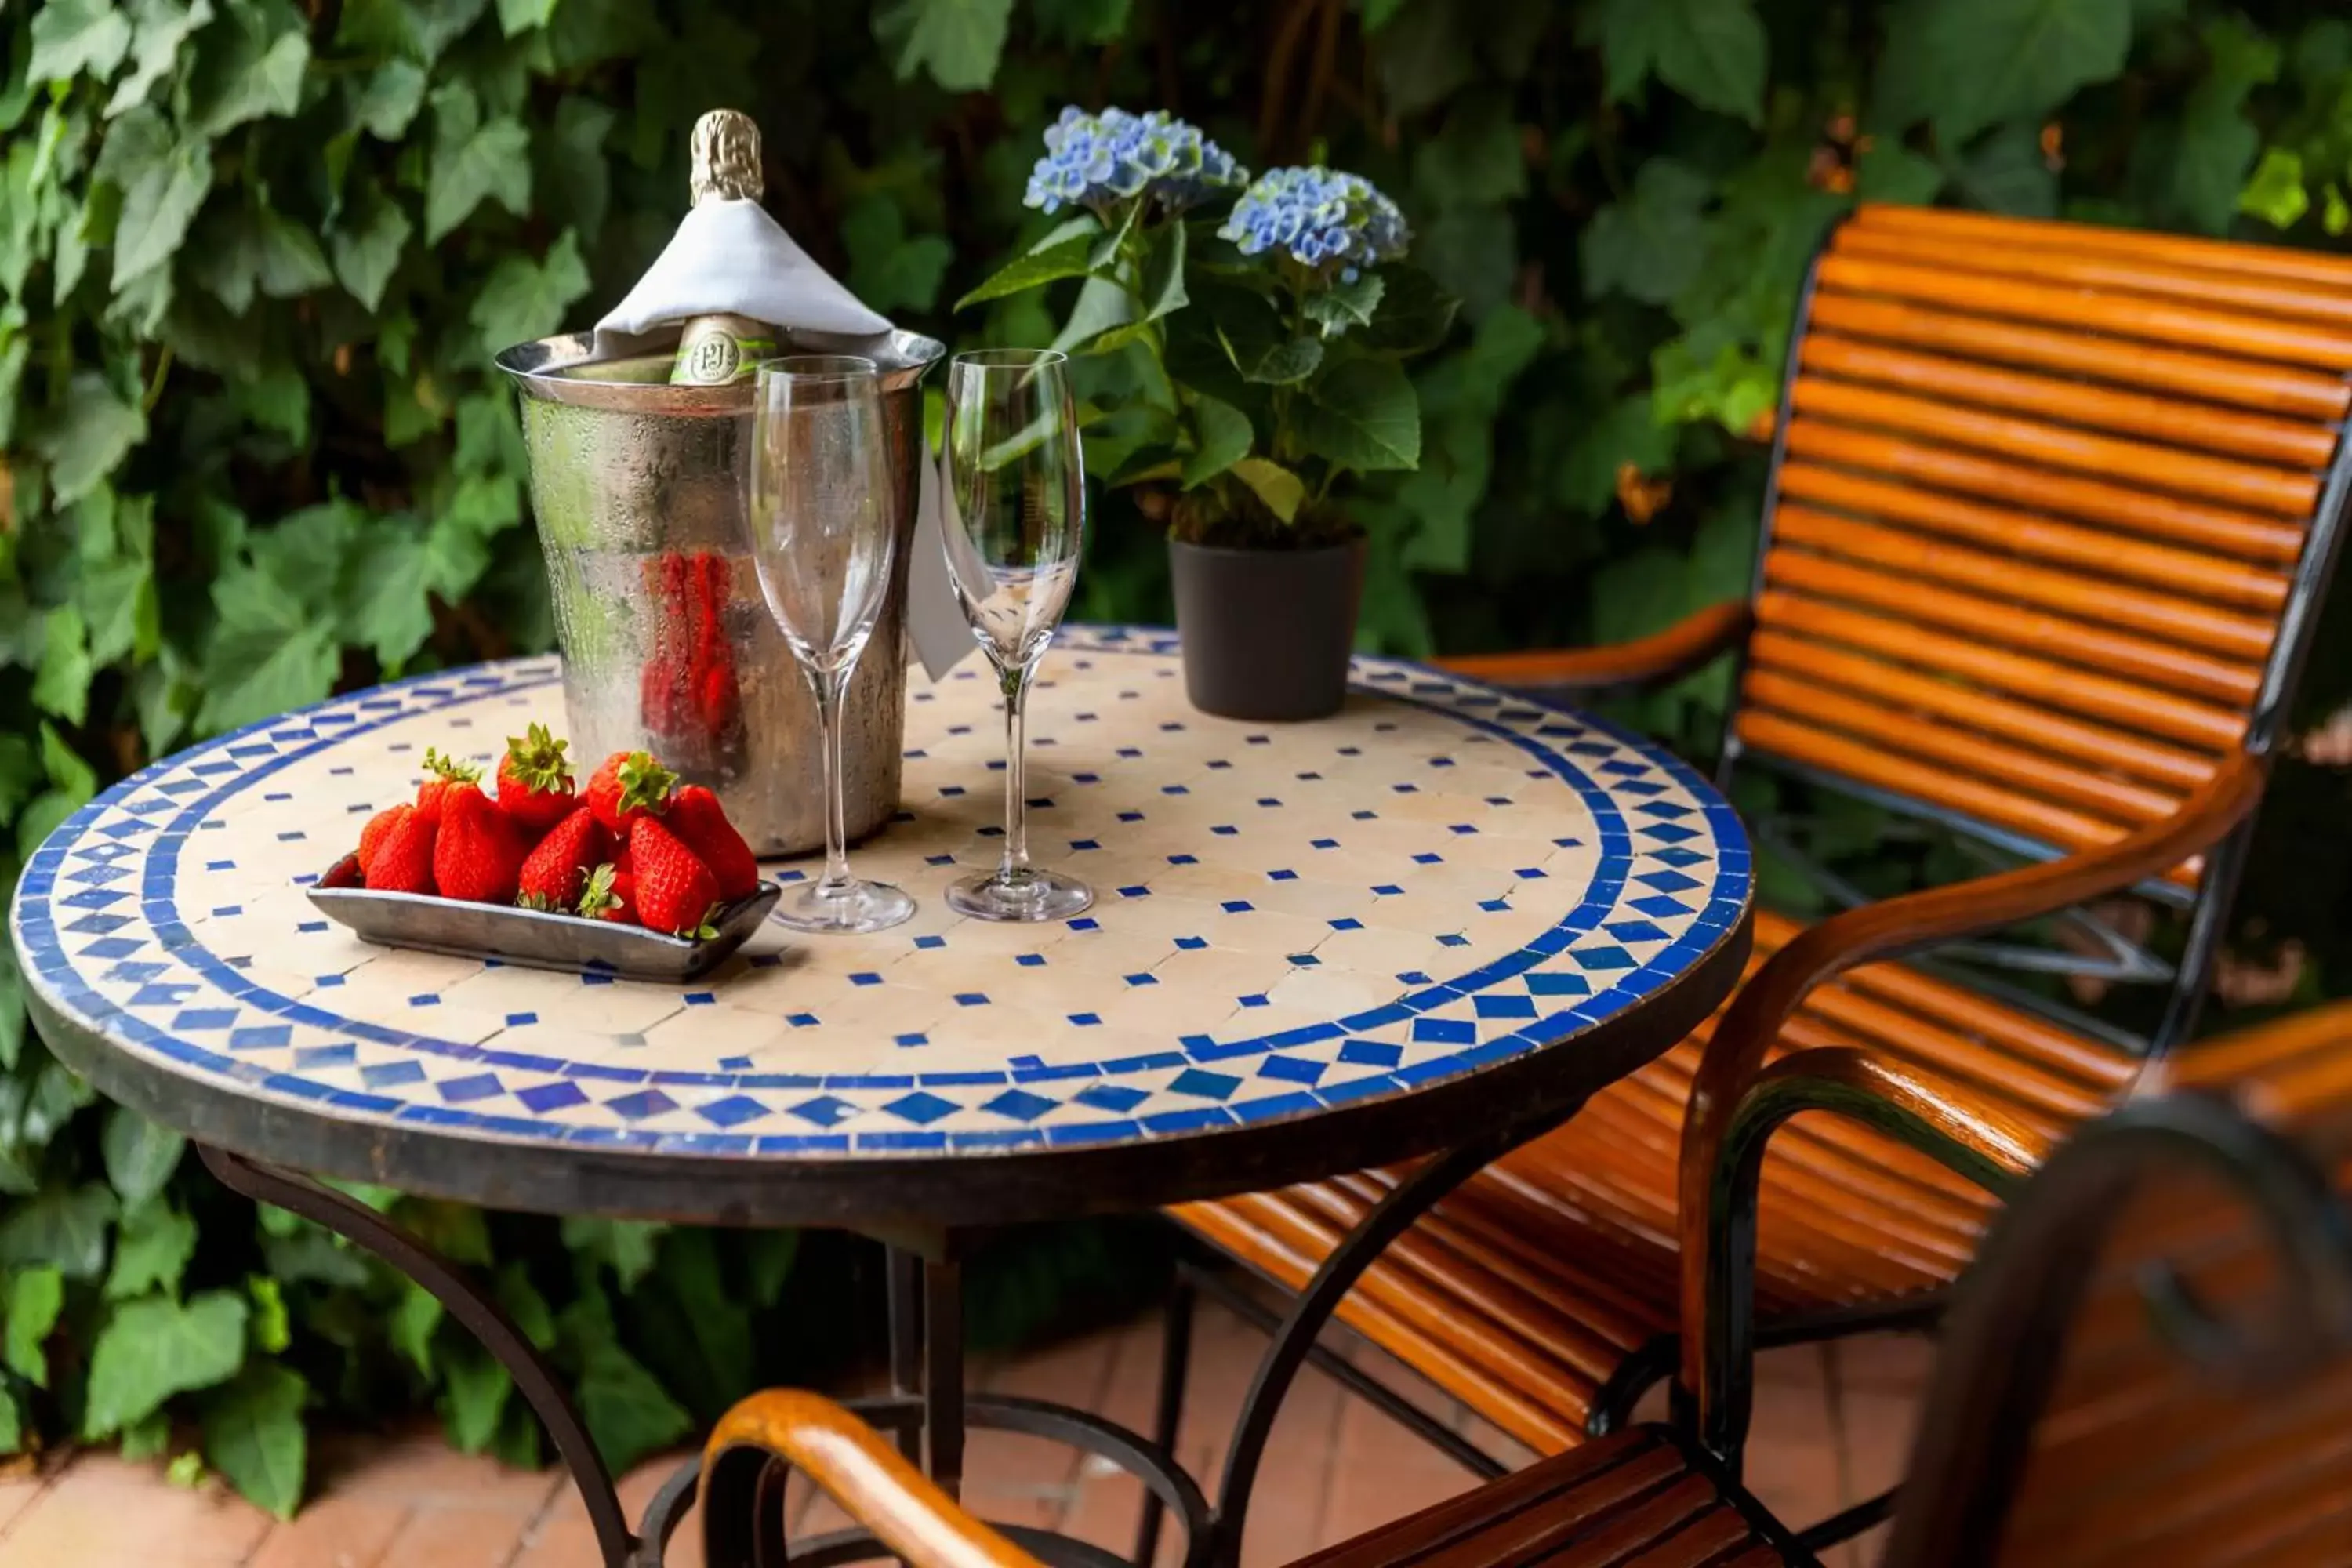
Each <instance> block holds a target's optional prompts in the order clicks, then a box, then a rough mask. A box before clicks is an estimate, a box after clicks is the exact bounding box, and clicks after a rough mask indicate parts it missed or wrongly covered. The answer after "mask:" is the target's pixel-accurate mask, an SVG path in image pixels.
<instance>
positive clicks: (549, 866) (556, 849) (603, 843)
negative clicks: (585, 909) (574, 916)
mask: <svg viewBox="0 0 2352 1568" xmlns="http://www.w3.org/2000/svg"><path fill="white" fill-rule="evenodd" d="M612 842H613V836H612V835H611V834H609V833H607V832H605V831H604V824H603V823H601V822H599V821H597V820H596V814H595V813H594V812H593V811H591V810H589V809H588V808H587V807H586V806H584V805H583V806H580V807H577V808H576V809H574V810H573V811H572V815H571V816H567V817H565V818H564V819H563V820H562V821H561V822H559V823H557V824H556V825H555V826H554V827H553V828H552V829H551V830H550V831H549V833H548V835H547V837H544V838H542V839H541V840H540V841H539V847H538V848H536V849H534V850H532V851H531V852H530V855H529V856H528V857H526V858H524V860H523V863H522V879H521V880H520V883H519V884H518V891H517V892H516V895H515V902H517V903H519V904H520V905H521V906H522V907H523V908H524V909H527V910H570V909H572V908H573V907H575V906H576V905H577V904H578V903H579V902H580V889H581V888H582V886H583V884H584V883H586V881H587V880H588V873H589V871H590V869H591V868H593V867H594V866H596V865H597V863H598V862H600V861H602V860H604V858H605V856H606V852H607V851H608V850H610V848H611V847H612Z"/></svg>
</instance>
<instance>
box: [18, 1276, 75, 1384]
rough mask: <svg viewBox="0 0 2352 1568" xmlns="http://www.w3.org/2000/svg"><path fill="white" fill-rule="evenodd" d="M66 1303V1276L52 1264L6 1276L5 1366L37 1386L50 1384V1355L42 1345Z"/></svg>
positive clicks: (56, 1324)
mask: <svg viewBox="0 0 2352 1568" xmlns="http://www.w3.org/2000/svg"><path fill="white" fill-rule="evenodd" d="M65 1304H66V1277H65V1276H64V1275H63V1274H61V1273H59V1272H58V1270H57V1269H55V1268H50V1267H48V1266H47V1265H42V1266H39V1267H37V1268H26V1269H21V1270H19V1271H17V1272H16V1273H15V1274H12V1275H10V1276H9V1278H8V1321H7V1350H6V1359H7V1363H8V1368H9V1370H10V1371H12V1372H14V1373H16V1375H17V1376H18V1377H21V1378H23V1379H24V1380H25V1381H26V1382H27V1383H29V1384H32V1385H33V1386H34V1387H36V1388H47V1387H48V1385H49V1357H48V1352H47V1350H46V1349H45V1348H44V1347H45V1346H47V1343H48V1340H49V1333H50V1331H52V1330H54V1329H55V1328H56V1327H57V1326H58V1312H60V1311H61V1310H64V1307H65Z"/></svg>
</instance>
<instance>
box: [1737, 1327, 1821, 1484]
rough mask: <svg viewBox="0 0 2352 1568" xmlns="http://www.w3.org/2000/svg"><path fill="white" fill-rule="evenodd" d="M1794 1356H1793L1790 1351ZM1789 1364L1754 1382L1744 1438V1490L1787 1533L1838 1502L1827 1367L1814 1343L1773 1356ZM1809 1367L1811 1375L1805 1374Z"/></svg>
mask: <svg viewBox="0 0 2352 1568" xmlns="http://www.w3.org/2000/svg"><path fill="white" fill-rule="evenodd" d="M1791 1352H1795V1353H1791ZM1775 1353H1776V1354H1777V1355H1780V1356H1786V1357H1788V1359H1789V1364H1787V1365H1785V1366H1776V1367H1775V1368H1774V1375H1773V1376H1771V1377H1769V1378H1767V1377H1763V1376H1760V1375H1759V1377H1758V1378H1757V1381H1756V1415H1755V1420H1754V1422H1753V1424H1752V1425H1751V1426H1749V1428H1748V1474H1747V1479H1748V1489H1749V1490H1750V1491H1752V1492H1754V1493H1755V1494H1756V1497H1757V1500H1759V1502H1761V1503H1763V1505H1764V1506H1765V1507H1766V1508H1768V1509H1769V1510H1772V1512H1773V1514H1774V1515H1775V1516H1776V1517H1778V1518H1780V1520H1782V1521H1786V1522H1787V1523H1788V1524H1789V1525H1790V1527H1791V1528H1792V1529H1801V1528H1802V1527H1804V1526H1806V1525H1809V1524H1811V1523H1812V1522H1814V1521H1816V1520H1820V1519H1824V1518H1827V1517H1828V1516H1829V1515H1831V1514H1832V1513H1835V1512H1836V1511H1837V1510H1838V1509H1839V1507H1840V1506H1842V1505H1841V1503H1840V1492H1839V1489H1838V1448H1837V1436H1836V1430H1835V1428H1834V1427H1833V1426H1832V1423H1831V1417H1830V1389H1829V1364H1828V1361H1827V1358H1826V1357H1824V1356H1823V1355H1822V1349H1821V1347H1820V1346H1819V1345H1796V1346H1790V1347H1789V1349H1788V1350H1786V1351H1782V1352H1775ZM1808 1366H1809V1367H1810V1369H1811V1373H1810V1375H1806V1374H1805V1371H1806V1369H1807V1367H1808Z"/></svg>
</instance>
